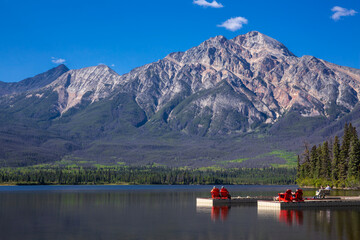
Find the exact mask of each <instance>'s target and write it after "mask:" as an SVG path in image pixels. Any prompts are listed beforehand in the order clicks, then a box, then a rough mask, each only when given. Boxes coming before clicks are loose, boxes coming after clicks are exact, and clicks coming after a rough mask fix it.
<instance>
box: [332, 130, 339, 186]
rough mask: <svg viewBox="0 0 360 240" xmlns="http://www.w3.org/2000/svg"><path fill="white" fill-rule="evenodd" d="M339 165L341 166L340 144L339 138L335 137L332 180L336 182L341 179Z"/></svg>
mask: <svg viewBox="0 0 360 240" xmlns="http://www.w3.org/2000/svg"><path fill="white" fill-rule="evenodd" d="M339 164H340V142H339V137H338V136H335V139H334V145H333V159H332V164H331V165H332V169H331V170H332V171H331V178H332V179H334V180H338V179H339Z"/></svg>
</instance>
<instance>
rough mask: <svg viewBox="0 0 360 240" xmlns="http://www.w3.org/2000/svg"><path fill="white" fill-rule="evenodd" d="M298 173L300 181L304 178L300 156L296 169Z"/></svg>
mask: <svg viewBox="0 0 360 240" xmlns="http://www.w3.org/2000/svg"><path fill="white" fill-rule="evenodd" d="M296 170H297V173H296V178H297V179H300V178H302V168H301V165H300V156H299V155H298V156H297V167H296Z"/></svg>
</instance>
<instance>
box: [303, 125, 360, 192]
mask: <svg viewBox="0 0 360 240" xmlns="http://www.w3.org/2000/svg"><path fill="white" fill-rule="evenodd" d="M297 183H298V184H299V185H302V186H316V187H319V186H326V185H330V186H336V187H359V186H360V141H359V138H358V134H357V131H356V128H355V127H353V126H352V124H351V123H349V124H348V123H346V124H345V126H344V136H343V138H342V141H341V142H340V139H339V137H338V136H335V138H334V139H331V140H330V141H324V142H323V144H320V145H318V146H317V145H314V146H313V147H312V148H311V149H309V147H308V145H307V144H306V145H305V150H304V152H303V154H302V155H301V156H298V165H297Z"/></svg>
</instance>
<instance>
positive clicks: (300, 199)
mask: <svg viewBox="0 0 360 240" xmlns="http://www.w3.org/2000/svg"><path fill="white" fill-rule="evenodd" d="M293 200H294V201H295V202H303V201H304V199H303V191H302V189H300V188H297V189H296V192H295V197H294V198H293Z"/></svg>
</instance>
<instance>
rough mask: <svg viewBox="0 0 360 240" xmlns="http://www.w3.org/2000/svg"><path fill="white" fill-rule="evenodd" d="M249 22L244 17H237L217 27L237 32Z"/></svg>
mask: <svg viewBox="0 0 360 240" xmlns="http://www.w3.org/2000/svg"><path fill="white" fill-rule="evenodd" d="M247 23H248V20H247V19H246V18H244V17H235V18H230V19H228V20H226V21H225V22H223V23H222V24H220V25H217V26H218V27H224V28H226V29H227V30H230V31H233V32H235V31H236V30H239V29H241V28H242V27H243V25H244V24H247Z"/></svg>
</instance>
